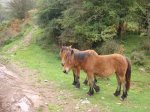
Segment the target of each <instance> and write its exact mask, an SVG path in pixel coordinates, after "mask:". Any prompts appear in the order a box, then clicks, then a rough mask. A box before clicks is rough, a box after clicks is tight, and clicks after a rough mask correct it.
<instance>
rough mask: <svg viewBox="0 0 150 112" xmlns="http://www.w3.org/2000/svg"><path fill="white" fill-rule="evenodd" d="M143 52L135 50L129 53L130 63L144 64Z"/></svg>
mask: <svg viewBox="0 0 150 112" xmlns="http://www.w3.org/2000/svg"><path fill="white" fill-rule="evenodd" d="M144 58H145V56H144V52H142V51H141V52H137V51H134V52H133V53H132V54H131V60H132V63H133V64H136V65H144V63H145V62H144Z"/></svg>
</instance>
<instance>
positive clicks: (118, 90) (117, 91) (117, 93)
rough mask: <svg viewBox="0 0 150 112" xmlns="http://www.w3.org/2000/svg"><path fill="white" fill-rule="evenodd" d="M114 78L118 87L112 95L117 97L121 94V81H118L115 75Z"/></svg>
mask: <svg viewBox="0 0 150 112" xmlns="http://www.w3.org/2000/svg"><path fill="white" fill-rule="evenodd" d="M116 78H117V83H118V85H117V89H116V91H115V93H114V96H119V95H120V92H121V81H120V78H119V76H118V75H117V74H116Z"/></svg>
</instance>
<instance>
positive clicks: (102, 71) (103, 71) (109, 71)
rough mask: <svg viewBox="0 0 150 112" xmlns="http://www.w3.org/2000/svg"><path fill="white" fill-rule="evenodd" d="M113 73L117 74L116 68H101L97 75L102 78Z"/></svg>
mask: <svg viewBox="0 0 150 112" xmlns="http://www.w3.org/2000/svg"><path fill="white" fill-rule="evenodd" d="M113 73H115V69H114V68H109V67H107V68H99V69H97V71H96V74H98V75H99V76H100V77H108V76H110V75H112V74H113Z"/></svg>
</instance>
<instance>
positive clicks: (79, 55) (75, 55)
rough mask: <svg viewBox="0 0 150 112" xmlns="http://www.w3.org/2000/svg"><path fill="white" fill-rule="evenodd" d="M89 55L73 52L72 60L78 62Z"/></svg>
mask: <svg viewBox="0 0 150 112" xmlns="http://www.w3.org/2000/svg"><path fill="white" fill-rule="evenodd" d="M88 55H89V54H88V53H85V52H82V51H77V52H76V51H75V52H74V58H75V59H76V60H78V61H83V60H84V59H85V58H86V57H87V56H88Z"/></svg>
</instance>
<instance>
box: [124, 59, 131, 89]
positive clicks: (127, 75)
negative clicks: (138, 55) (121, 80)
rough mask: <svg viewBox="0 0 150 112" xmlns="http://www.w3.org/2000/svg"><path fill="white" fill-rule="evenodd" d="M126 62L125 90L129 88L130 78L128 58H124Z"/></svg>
mask: <svg viewBox="0 0 150 112" xmlns="http://www.w3.org/2000/svg"><path fill="white" fill-rule="evenodd" d="M126 60H127V63H128V68H127V71H126V75H125V76H126V89H127V91H128V90H129V89H130V79H131V64H130V61H129V59H128V58H126Z"/></svg>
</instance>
